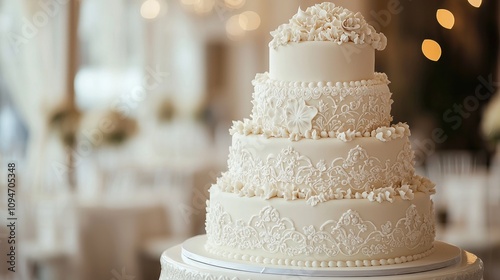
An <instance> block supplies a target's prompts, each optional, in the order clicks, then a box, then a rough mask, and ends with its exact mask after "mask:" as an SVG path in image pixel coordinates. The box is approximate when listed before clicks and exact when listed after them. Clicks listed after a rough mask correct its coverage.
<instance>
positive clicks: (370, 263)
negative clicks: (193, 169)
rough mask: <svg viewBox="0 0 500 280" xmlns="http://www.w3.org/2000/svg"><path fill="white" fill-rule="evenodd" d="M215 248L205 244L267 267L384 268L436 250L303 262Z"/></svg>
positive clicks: (223, 254)
mask: <svg viewBox="0 0 500 280" xmlns="http://www.w3.org/2000/svg"><path fill="white" fill-rule="evenodd" d="M212 247H213V246H211V245H209V244H205V250H207V252H209V253H211V254H214V255H216V256H220V257H223V258H226V259H233V260H237V261H247V262H248V261H249V262H252V263H259V264H265V265H269V264H271V265H286V266H293V267H325V268H326V267H329V268H333V267H368V266H382V265H391V264H400V263H406V262H411V261H416V260H419V259H422V258H425V257H427V256H429V255H430V254H432V253H433V252H434V250H435V248H434V245H433V246H432V247H431V248H430V249H429V250H427V251H425V252H423V253H418V254H414V255H409V256H401V257H396V258H388V259H377V260H369V259H366V260H355V261H310V260H307V261H301V260H293V259H287V258H286V259H284V258H267V257H262V256H254V255H248V254H237V253H236V254H233V253H231V252H227V251H225V250H222V249H216V248H212Z"/></svg>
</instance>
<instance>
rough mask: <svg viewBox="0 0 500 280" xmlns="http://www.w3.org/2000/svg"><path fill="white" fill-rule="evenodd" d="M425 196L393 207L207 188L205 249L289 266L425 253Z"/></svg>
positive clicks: (430, 224)
mask: <svg viewBox="0 0 500 280" xmlns="http://www.w3.org/2000/svg"><path fill="white" fill-rule="evenodd" d="M434 225H435V222H434V213H433V204H432V201H431V199H430V196H429V195H428V194H425V193H415V196H414V198H413V199H412V200H403V199H401V197H399V196H398V197H395V198H394V200H393V201H392V202H388V201H384V202H382V203H378V202H371V201H369V200H367V199H343V200H332V201H327V202H324V203H320V204H318V205H316V206H314V207H313V206H311V205H308V204H307V203H306V202H305V201H304V200H294V201H285V200H283V199H269V200H264V199H262V198H259V197H239V196H238V195H236V194H233V193H226V192H222V191H219V190H218V189H217V188H216V187H213V188H212V189H211V190H210V202H209V204H208V206H207V221H206V230H207V243H206V244H205V249H206V250H207V252H209V253H211V254H213V255H215V256H221V257H223V258H224V259H228V260H238V261H245V262H248V263H260V264H273V265H282V266H288V267H366V266H379V265H390V264H400V263H405V262H409V261H413V260H417V259H420V258H423V257H425V256H427V255H429V254H430V253H431V252H432V250H433V242H434V238H435V228H434Z"/></svg>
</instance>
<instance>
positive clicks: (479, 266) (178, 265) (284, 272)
mask: <svg viewBox="0 0 500 280" xmlns="http://www.w3.org/2000/svg"><path fill="white" fill-rule="evenodd" d="M205 240H206V236H205V235H200V236H196V237H193V238H191V239H188V240H187V241H185V242H184V243H183V244H180V245H177V246H175V247H173V248H170V249H169V250H167V251H165V252H164V253H163V255H162V257H161V265H162V272H161V275H160V280H174V279H175V280H183V279H190V280H243V279H245V280H246V279H259V280H260V279H263V280H285V279H286V280H294V279H295V280H323V279H346V278H349V279H350V280H356V279H364V280H366V279H367V277H369V280H381V279H402V278H404V279H412V280H413V279H419V280H420V279H440V280H448V279H450V280H451V279H454V280H456V279H464V280H465V279H467V280H469V279H470V280H476V279H477V280H480V279H482V275H483V263H482V261H481V260H480V259H479V258H477V257H476V256H475V255H473V254H471V253H469V252H466V251H463V250H461V249H459V248H457V247H455V246H452V245H450V244H447V243H443V242H438V241H436V242H435V244H434V246H435V251H434V253H433V254H431V255H429V256H427V257H425V258H423V259H420V260H417V261H412V262H408V263H402V264H393V265H387V266H377V267H354V268H296V269H294V268H283V267H281V266H276V265H274V266H273V265H266V266H265V267H264V266H259V265H254V264H249V263H245V262H237V261H227V260H224V259H221V258H220V257H217V256H214V255H211V254H209V253H207V252H206V251H205V250H204V244H205Z"/></svg>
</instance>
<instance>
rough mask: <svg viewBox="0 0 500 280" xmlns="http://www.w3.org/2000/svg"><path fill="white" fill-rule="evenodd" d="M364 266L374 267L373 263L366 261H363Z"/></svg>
mask: <svg viewBox="0 0 500 280" xmlns="http://www.w3.org/2000/svg"><path fill="white" fill-rule="evenodd" d="M363 265H364V266H371V265H372V263H371V261H369V260H364V261H363Z"/></svg>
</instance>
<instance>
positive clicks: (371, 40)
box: [269, 3, 387, 82]
mask: <svg viewBox="0 0 500 280" xmlns="http://www.w3.org/2000/svg"><path fill="white" fill-rule="evenodd" d="M271 35H272V36H273V40H272V41H271V42H270V43H269V51H270V53H269V60H270V61H269V77H270V78H271V79H273V80H278V81H300V82H322V81H324V82H328V81H330V82H349V81H360V80H370V79H373V78H374V64H375V50H383V49H384V48H385V46H386V44H387V39H386V37H385V36H384V35H383V34H382V33H377V32H376V31H375V29H374V28H373V27H372V26H371V25H369V24H368V23H367V22H366V21H365V19H364V18H363V16H362V15H361V14H360V13H353V12H351V11H349V10H347V9H344V8H342V7H338V6H335V5H334V4H333V3H322V4H318V5H315V6H312V7H309V8H307V9H306V10H305V11H302V10H300V9H299V11H298V12H297V14H296V15H294V16H293V17H292V19H290V22H289V23H287V24H283V25H280V26H279V27H278V29H276V30H275V31H273V32H271Z"/></svg>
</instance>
